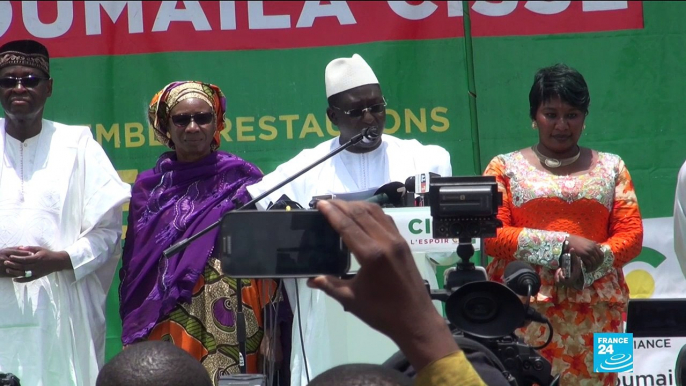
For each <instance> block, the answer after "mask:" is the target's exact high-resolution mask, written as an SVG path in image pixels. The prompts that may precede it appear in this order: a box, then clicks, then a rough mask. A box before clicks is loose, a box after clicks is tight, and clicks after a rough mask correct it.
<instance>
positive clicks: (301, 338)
mask: <svg viewBox="0 0 686 386" xmlns="http://www.w3.org/2000/svg"><path fill="white" fill-rule="evenodd" d="M294 280H295V298H296V301H295V302H296V307H297V309H298V330H299V331H300V347H301V348H302V350H303V362H305V376H306V377H307V383H308V384H309V383H310V370H309V369H308V368H307V355H305V341H304V340H303V324H302V319H300V292H299V290H298V279H294Z"/></svg>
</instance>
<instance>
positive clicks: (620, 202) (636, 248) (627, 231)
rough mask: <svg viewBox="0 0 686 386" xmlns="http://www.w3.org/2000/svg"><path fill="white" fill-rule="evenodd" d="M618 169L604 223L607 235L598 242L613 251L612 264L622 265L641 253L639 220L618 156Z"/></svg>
mask: <svg viewBox="0 0 686 386" xmlns="http://www.w3.org/2000/svg"><path fill="white" fill-rule="evenodd" d="M618 169H619V171H618V174H617V183H616V186H615V200H614V204H613V207H612V213H611V215H610V223H609V225H608V226H609V232H608V233H609V235H610V237H609V238H608V239H607V240H606V241H605V242H603V243H602V244H603V245H604V246H605V248H604V249H605V250H607V247H609V248H610V250H611V252H612V254H613V255H614V262H613V266H614V267H615V268H622V267H624V266H625V265H626V264H627V263H629V262H630V261H631V260H633V259H634V258H635V257H636V256H638V255H639V254H640V253H641V248H642V245H643V221H642V219H641V212H640V210H639V208H638V201H637V199H636V191H635V190H634V184H633V182H632V181H631V175H630V174H629V170H627V168H626V165H625V164H624V161H622V160H621V159H620V161H619V164H618Z"/></svg>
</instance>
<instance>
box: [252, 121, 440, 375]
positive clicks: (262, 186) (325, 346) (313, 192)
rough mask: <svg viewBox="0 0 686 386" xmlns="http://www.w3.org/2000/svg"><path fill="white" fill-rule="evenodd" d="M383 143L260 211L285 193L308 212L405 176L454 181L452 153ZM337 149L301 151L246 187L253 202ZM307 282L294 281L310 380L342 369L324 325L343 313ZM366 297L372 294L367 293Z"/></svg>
mask: <svg viewBox="0 0 686 386" xmlns="http://www.w3.org/2000/svg"><path fill="white" fill-rule="evenodd" d="M382 140H383V142H382V144H381V146H379V148H377V149H376V150H374V151H372V152H370V153H365V154H354V153H350V152H348V151H344V152H342V153H339V154H337V155H335V156H334V157H333V158H330V159H329V160H327V161H325V162H324V163H322V164H321V165H319V166H317V167H315V168H313V169H312V170H310V171H308V172H307V173H305V174H304V175H302V176H300V177H298V178H297V179H296V180H294V181H293V182H291V183H290V184H288V185H286V186H284V187H283V188H281V189H279V190H277V191H276V192H274V193H272V194H271V195H269V196H268V197H267V198H265V199H264V200H262V201H260V203H258V208H260V209H264V208H266V206H267V205H268V204H269V202H270V201H272V202H274V201H276V200H278V199H279V198H280V197H281V195H282V194H286V195H287V196H288V197H289V198H290V199H291V200H294V201H296V202H298V203H300V204H301V205H302V206H303V207H305V208H309V206H308V205H309V202H310V200H311V199H312V197H313V196H318V195H324V194H332V193H348V192H356V191H363V190H366V189H369V188H376V187H379V186H380V185H383V184H386V183H389V182H393V181H397V182H402V183H404V182H405V180H406V179H407V178H408V177H410V176H414V175H416V174H419V173H427V172H433V173H438V174H440V175H441V176H444V177H446V176H452V167H451V164H450V154H449V153H448V152H447V151H446V150H445V149H443V148H442V147H439V146H435V145H422V144H420V143H419V142H418V141H417V140H414V139H413V140H402V139H399V138H396V137H393V136H390V135H386V134H384V135H383V136H382ZM338 146H339V139H338V138H333V139H331V140H329V141H326V142H324V143H321V144H320V145H318V146H317V147H315V148H313V149H307V150H303V151H302V152H300V153H299V154H298V155H297V156H296V157H294V158H293V159H291V160H290V161H288V162H286V163H284V164H282V165H280V166H279V167H278V168H277V169H276V170H275V171H274V172H272V173H270V174H268V175H267V176H265V177H264V178H263V179H262V181H261V182H259V183H257V184H255V185H252V186H249V187H248V188H247V189H248V192H249V193H250V194H251V195H252V196H253V197H257V196H258V195H260V194H262V193H264V192H265V191H267V190H269V189H270V188H272V187H274V186H276V185H277V184H278V183H279V182H281V181H283V180H285V179H286V178H288V177H290V176H292V175H293V174H295V173H297V172H298V171H300V170H301V169H303V168H304V167H306V166H308V165H309V164H311V163H312V162H314V161H316V160H317V159H320V158H321V157H324V156H325V155H326V154H327V153H329V152H330V151H331V150H334V149H336V148H337V147H338ZM306 281H307V280H305V279H298V291H299V295H300V297H299V298H300V299H299V300H300V301H299V303H300V314H301V315H300V316H301V317H302V320H303V323H302V332H303V340H304V346H305V354H306V356H307V362H308V369H309V378H310V380H311V379H312V378H314V377H316V376H317V375H318V374H321V373H322V372H324V371H326V370H328V369H329V368H332V367H334V366H337V365H339V364H341V363H337V362H336V361H334V360H333V359H332V358H331V354H330V353H331V351H335V350H336V349H337V348H336V347H331V342H332V340H333V339H332V338H331V337H332V336H334V334H338V333H340V332H339V331H332V328H331V327H330V326H331V325H332V323H331V321H328V322H327V320H325V318H324V315H325V314H327V315H329V316H331V315H334V314H338V315H339V316H341V317H342V308H340V307H339V308H340V310H332V308H331V306H328V307H327V302H328V299H326V296H327V295H326V294H324V293H323V292H321V291H313V290H312V289H310V288H308V287H307V285H306ZM284 286H285V288H286V292H287V294H288V298H289V300H290V303H291V306H292V307H293V314H294V319H293V335H292V336H293V342H292V351H291V386H300V385H306V384H307V374H306V372H305V368H304V366H303V363H304V360H303V353H302V348H301V343H300V332H299V326H298V312H297V309H296V308H295V307H296V302H295V301H294V299H296V296H295V294H296V292H295V280H292V279H288V280H284ZM370 296H374V295H373V294H370ZM379 334H380V333H379ZM373 344H374V342H373V341H369V342H348V345H355V347H356V348H357V347H358V346H359V350H361V351H362V350H373V349H374V347H373Z"/></svg>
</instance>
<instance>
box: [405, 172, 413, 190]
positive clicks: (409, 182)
mask: <svg viewBox="0 0 686 386" xmlns="http://www.w3.org/2000/svg"><path fill="white" fill-rule="evenodd" d="M414 181H415V176H412V177H407V179H406V180H405V190H406V191H407V192H409V193H414Z"/></svg>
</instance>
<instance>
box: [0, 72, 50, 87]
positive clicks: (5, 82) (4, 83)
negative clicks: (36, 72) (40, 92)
mask: <svg viewBox="0 0 686 386" xmlns="http://www.w3.org/2000/svg"><path fill="white" fill-rule="evenodd" d="M48 79H50V78H43V77H41V76H33V75H29V76H24V77H21V78H16V77H14V76H8V77H5V78H0V87H2V88H15V87H17V86H18V85H19V84H21V85H22V86H24V87H25V88H34V87H36V86H38V85H39V84H40V82H42V81H44V80H48Z"/></svg>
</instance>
